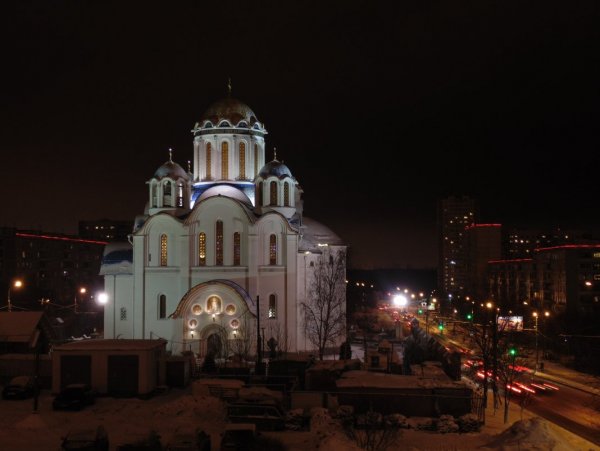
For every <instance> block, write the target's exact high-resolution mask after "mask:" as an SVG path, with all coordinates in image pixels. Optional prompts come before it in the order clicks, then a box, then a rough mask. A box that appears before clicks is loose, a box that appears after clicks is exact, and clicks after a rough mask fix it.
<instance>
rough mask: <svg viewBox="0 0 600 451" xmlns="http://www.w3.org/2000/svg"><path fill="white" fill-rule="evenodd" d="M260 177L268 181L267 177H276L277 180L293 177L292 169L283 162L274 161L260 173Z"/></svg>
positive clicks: (266, 165)
mask: <svg viewBox="0 0 600 451" xmlns="http://www.w3.org/2000/svg"><path fill="white" fill-rule="evenodd" d="M258 176H259V177H262V178H263V179H266V178H267V177H271V176H275V177H277V178H280V179H282V178H284V177H292V173H291V172H290V169H289V168H288V167H287V166H286V165H285V164H283V163H282V162H281V161H278V160H273V161H270V162H269V163H267V164H265V165H264V166H263V168H262V169H261V170H260V172H259V173H258Z"/></svg>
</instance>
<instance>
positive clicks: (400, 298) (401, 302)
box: [392, 294, 408, 307]
mask: <svg viewBox="0 0 600 451" xmlns="http://www.w3.org/2000/svg"><path fill="white" fill-rule="evenodd" d="M392 302H393V303H394V305H395V306H398V307H405V306H406V304H407V302H408V300H407V299H406V296H404V295H401V294H397V295H396V296H394V297H393V298H392Z"/></svg>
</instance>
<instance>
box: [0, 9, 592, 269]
mask: <svg viewBox="0 0 600 451" xmlns="http://www.w3.org/2000/svg"><path fill="white" fill-rule="evenodd" d="M11 3H13V5H12V6H7V5H4V8H3V9H4V11H3V14H2V15H0V17H1V18H0V27H1V29H2V31H1V32H0V33H2V36H1V37H2V39H1V41H2V43H1V44H0V45H1V50H2V61H3V64H2V66H3V69H2V76H3V79H4V81H3V83H2V84H1V86H2V87H1V88H0V89H1V91H0V92H1V94H2V99H1V107H0V146H1V150H2V153H1V155H2V160H3V163H2V165H1V166H0V167H1V169H0V174H1V176H2V181H3V182H2V185H3V187H4V189H3V190H2V193H3V194H4V196H3V199H4V207H3V209H2V214H1V219H0V225H5V226H16V227H21V228H35V229H41V230H44V231H54V232H64V233H76V230H77V222H78V221H79V220H92V219H100V218H111V219H131V220H133V218H134V216H135V215H136V214H140V213H142V212H143V208H144V204H145V202H146V200H147V187H146V184H145V182H146V181H147V180H148V179H149V178H150V177H151V176H152V174H153V173H154V171H155V170H156V168H158V166H160V165H161V164H162V163H163V162H164V161H166V160H167V159H168V152H167V149H168V148H169V147H172V148H173V149H174V154H173V158H174V160H175V161H177V162H179V163H180V164H181V165H182V166H184V167H186V162H187V160H189V159H192V135H191V133H190V130H191V128H192V127H193V125H194V123H195V122H196V121H197V120H198V119H199V117H200V115H201V114H202V112H203V111H204V110H205V109H206V108H207V107H208V106H209V105H210V103H212V102H213V101H215V100H217V99H219V98H221V97H223V96H225V95H226V92H227V91H226V85H227V79H228V78H229V77H231V80H232V85H233V97H236V98H238V99H240V100H241V101H243V102H245V103H247V104H248V105H249V106H250V107H251V108H252V109H253V110H254V112H255V113H256V115H257V117H258V119H259V120H260V121H262V122H264V123H265V125H266V127H267V130H268V131H269V134H268V135H267V137H266V140H267V159H268V160H270V159H271V158H272V155H273V154H272V149H273V147H274V146H275V147H277V156H278V158H279V159H280V160H284V162H285V164H286V165H288V166H289V168H290V169H291V171H292V173H293V175H294V176H295V177H296V179H297V180H298V181H299V183H300V184H301V186H302V187H303V189H304V191H305V195H304V199H305V215H306V216H309V217H311V218H313V219H316V220H318V221H321V222H323V223H324V224H327V225H328V226H330V227H331V228H332V229H333V230H334V231H335V232H336V233H338V234H339V235H340V236H341V237H342V238H343V239H345V240H346V241H347V242H348V244H349V245H350V255H351V266H353V267H360V268H377V267H404V266H407V265H408V266H410V267H413V268H429V267H433V266H435V264H436V237H435V214H436V212H435V209H436V200H437V199H439V198H440V197H444V196H447V195H450V194H455V195H470V196H472V197H474V198H476V199H477V200H478V202H479V204H480V207H481V214H482V215H481V220H482V221H493V222H500V223H503V224H507V225H509V224H511V225H513V224H514V225H534V224H535V225H538V224H547V225H549V226H561V227H570V226H589V227H591V226H597V225H598V224H599V223H600V221H599V220H600V207H599V201H598V199H599V196H598V194H599V193H598V192H599V190H598V183H599V182H598V180H600V174H599V170H600V152H598V138H599V136H600V133H599V124H600V121H599V119H600V118H599V114H598V112H599V108H598V104H599V101H600V93H599V81H600V64H599V59H600V36H599V35H600V32H599V30H600V27H599V26H598V23H599V21H598V19H599V18H600V17H599V16H600V14H599V12H598V7H597V4H596V2H594V1H587V0H578V1H576V2H566V1H557V0H550V1H544V2H542V1H538V2H527V1H523V0H519V1H494V2H491V1H453V2H433V1H422V0H418V1H417V0H415V1H394V2H391V1H390V2H377V1H374V0H370V1H364V2H361V1H349V0H345V1H340V2H337V1H315V2H308V1H306V2H292V1H285V2H282V1H274V2H225V1H224V2H217V1H215V2H161V3H159V2H151V1H150V2H123V1H119V2H114V3H113V2H107V1H103V2H95V3H93V4H92V2H77V1H71V2H46V1H38V2H35V1H34V2H17V1H15V2H11Z"/></svg>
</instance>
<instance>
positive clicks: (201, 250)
mask: <svg viewBox="0 0 600 451" xmlns="http://www.w3.org/2000/svg"><path fill="white" fill-rule="evenodd" d="M205 265H206V233H204V232H200V233H199V234H198V266H205Z"/></svg>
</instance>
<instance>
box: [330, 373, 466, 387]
mask: <svg viewBox="0 0 600 451" xmlns="http://www.w3.org/2000/svg"><path fill="white" fill-rule="evenodd" d="M336 386H337V387H338V388H346V389H349V388H382V389H405V388H412V389H414V388H421V389H423V388H425V389H435V388H468V387H467V386H466V384H465V383H463V382H460V381H453V380H451V379H449V378H430V377H421V376H404V375H399V374H387V373H375V372H371V371H348V372H346V373H343V374H342V378H341V379H338V380H337V381H336Z"/></svg>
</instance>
